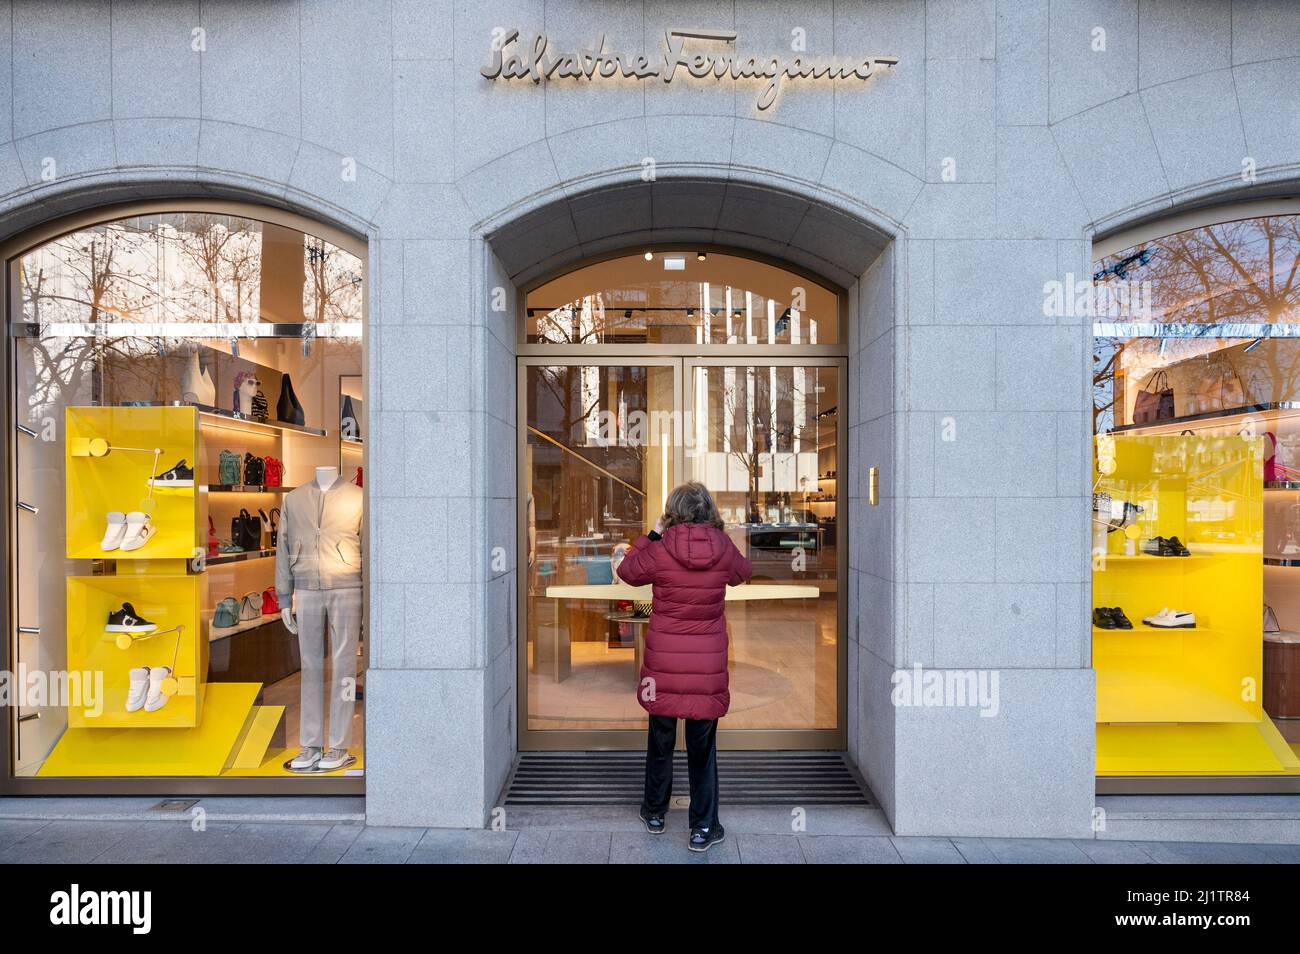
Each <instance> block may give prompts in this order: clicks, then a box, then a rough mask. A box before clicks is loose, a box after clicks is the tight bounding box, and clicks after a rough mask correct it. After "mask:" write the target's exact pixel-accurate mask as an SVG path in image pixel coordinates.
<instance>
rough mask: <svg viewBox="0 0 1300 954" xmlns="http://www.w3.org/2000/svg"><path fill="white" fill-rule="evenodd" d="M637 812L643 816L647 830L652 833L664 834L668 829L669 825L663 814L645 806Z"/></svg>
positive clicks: (642, 819)
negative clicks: (649, 810) (649, 809)
mask: <svg viewBox="0 0 1300 954" xmlns="http://www.w3.org/2000/svg"><path fill="white" fill-rule="evenodd" d="M637 814H638V815H639V816H640V817H641V821H643V822H645V830H646V831H648V832H650V834H652V835H662V834H663V833H664V832H665V831H666V830H667V829H668V826H667V825H665V824H664V816H663V815H656V814H654V813H653V812H648V811H646V810H645V809H644V808H643V809H641V810H640V811H639V812H637Z"/></svg>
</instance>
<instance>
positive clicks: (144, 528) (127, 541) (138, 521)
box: [118, 510, 158, 550]
mask: <svg viewBox="0 0 1300 954" xmlns="http://www.w3.org/2000/svg"><path fill="white" fill-rule="evenodd" d="M157 532H158V531H157V528H156V527H155V526H154V525H153V522H152V521H151V520H150V519H149V515H148V514H147V513H144V512H143V511H140V510H132V511H131V512H130V513H128V514H127V515H126V533H125V534H124V535H123V537H122V542H121V544H120V545H119V547H118V549H121V550H139V549H140V548H141V547H142V546H144V545H145V544H146V543H148V542H149V538H150V537H152V536H153V535H154V534H155V533H157Z"/></svg>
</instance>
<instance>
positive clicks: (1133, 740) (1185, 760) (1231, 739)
mask: <svg viewBox="0 0 1300 954" xmlns="http://www.w3.org/2000/svg"><path fill="white" fill-rule="evenodd" d="M1097 774H1098V775H1103V776H1116V775H1121V776H1162V775H1223V776H1234V775H1296V774H1300V759H1298V758H1297V757H1296V755H1295V753H1294V752H1293V751H1291V748H1290V747H1289V746H1288V745H1287V744H1286V741H1285V740H1284V739H1283V738H1282V736H1281V734H1280V733H1279V732H1278V731H1277V729H1276V728H1275V727H1274V726H1273V723H1272V722H1271V721H1269V720H1268V719H1267V718H1265V719H1264V721H1262V722H1252V723H1245V722H1230V723H1212V722H1200V723H1181V724H1180V723H1170V724H1167V725H1099V726H1097Z"/></svg>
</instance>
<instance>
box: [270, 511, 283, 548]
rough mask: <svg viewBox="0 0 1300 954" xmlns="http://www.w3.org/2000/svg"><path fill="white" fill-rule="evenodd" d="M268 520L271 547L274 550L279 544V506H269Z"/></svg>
mask: <svg viewBox="0 0 1300 954" xmlns="http://www.w3.org/2000/svg"><path fill="white" fill-rule="evenodd" d="M268 522H269V523H270V525H271V549H273V550H274V549H275V548H276V547H277V546H279V545H280V508H279V507H272V508H271V513H270V519H269V520H268Z"/></svg>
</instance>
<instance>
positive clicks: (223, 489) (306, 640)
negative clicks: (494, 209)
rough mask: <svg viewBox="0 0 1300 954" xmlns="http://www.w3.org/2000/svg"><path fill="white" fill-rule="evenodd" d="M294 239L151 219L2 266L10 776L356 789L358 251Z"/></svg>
mask: <svg viewBox="0 0 1300 954" xmlns="http://www.w3.org/2000/svg"><path fill="white" fill-rule="evenodd" d="M313 229H314V227H313V226H312V225H311V224H309V223H300V222H298V221H297V220H296V219H295V218H294V217H290V216H285V215H281V214H279V213H272V212H269V211H268V212H265V213H262V212H261V211H260V210H255V209H251V208H248V207H238V208H237V209H236V208H234V207H231V206H218V207H216V208H214V209H211V210H204V209H202V208H195V209H189V208H183V207H179V208H177V207H170V206H159V207H151V208H149V209H147V210H142V211H141V212H139V213H138V214H132V215H127V216H124V217H117V218H114V219H112V220H109V221H93V220H92V221H82V222H78V223H76V224H74V225H72V226H71V227H69V228H68V229H65V230H61V231H57V232H55V234H51V235H50V236H49V237H46V238H44V239H43V240H39V241H37V242H35V243H34V244H31V245H29V246H28V247H26V248H25V249H24V250H22V251H21V252H20V253H19V254H17V255H15V256H13V257H12V258H10V259H9V260H8V262H7V269H8V271H7V280H8V283H9V288H10V290H11V294H10V296H9V313H8V322H9V326H10V335H9V353H8V374H7V381H8V396H7V397H8V400H9V401H10V407H11V413H12V415H13V420H14V423H15V424H16V432H15V435H14V437H13V438H12V445H11V446H12V448H13V464H14V467H13V478H12V484H11V490H12V494H13V498H14V500H13V503H14V513H15V514H16V516H15V518H14V519H13V521H12V524H11V541H10V542H11V547H12V550H11V552H12V554H13V555H14V559H11V560H10V562H9V573H10V577H11V579H10V585H11V591H12V593H13V605H12V612H13V614H14V618H15V620H16V622H17V624H18V625H17V627H16V632H15V633H14V634H13V636H12V638H11V643H10V646H9V657H10V660H11V663H12V668H13V669H15V670H16V671H21V672H24V673H26V674H27V677H28V682H29V685H30V687H31V689H32V691H29V692H27V693H26V694H25V695H24V696H23V697H22V698H21V699H19V700H18V704H17V705H15V706H13V707H11V709H10V712H11V714H12V718H13V720H14V726H13V732H12V735H11V737H12V739H13V743H12V749H11V751H10V753H9V755H10V763H11V764H10V766H9V768H10V771H11V773H12V775H13V776H14V777H16V778H23V779H25V778H37V779H65V780H66V779H82V780H85V779H96V778H129V779H149V778H176V777H187V778H194V777H201V778H209V779H214V780H220V779H244V780H247V779H262V780H268V783H269V784H277V783H271V782H269V780H272V779H284V780H286V782H285V784H289V785H291V786H292V785H293V784H298V782H297V780H298V779H305V778H319V779H360V778H361V776H362V775H363V773H364V768H365V738H364V737H365V732H364V689H365V670H366V665H365V659H366V637H365V624H364V619H365V612H364V606H365V589H364V574H365V545H364V540H365V514H364V494H363V492H362V490H361V489H360V488H361V485H362V483H363V479H364V478H363V471H364V462H365V456H364V449H365V437H366V434H367V432H368V427H367V420H366V416H365V401H364V398H365V389H364V385H363V382H364V373H365V370H364V369H365V363H366V362H365V334H364V300H365V295H364V291H365V264H364V259H363V254H364V250H363V248H361V247H360V246H359V245H358V243H356V242H354V241H353V240H351V239H350V238H348V237H346V236H341V235H338V234H336V233H334V232H333V231H332V230H329V229H326V228H324V227H322V228H320V229H319V230H316V231H319V232H320V233H322V234H316V231H313ZM51 231H53V230H51ZM318 514H319V516H317V515H318ZM322 532H323V534H324V537H323V539H324V540H325V541H326V543H328V546H326V545H324V544H322V543H321V542H320V541H321V539H322V537H321V533H322ZM37 690H39V691H37ZM74 690H75V691H74ZM313 756H314V757H313ZM214 785H215V786H217V787H218V789H219V786H220V783H219V782H214Z"/></svg>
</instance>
